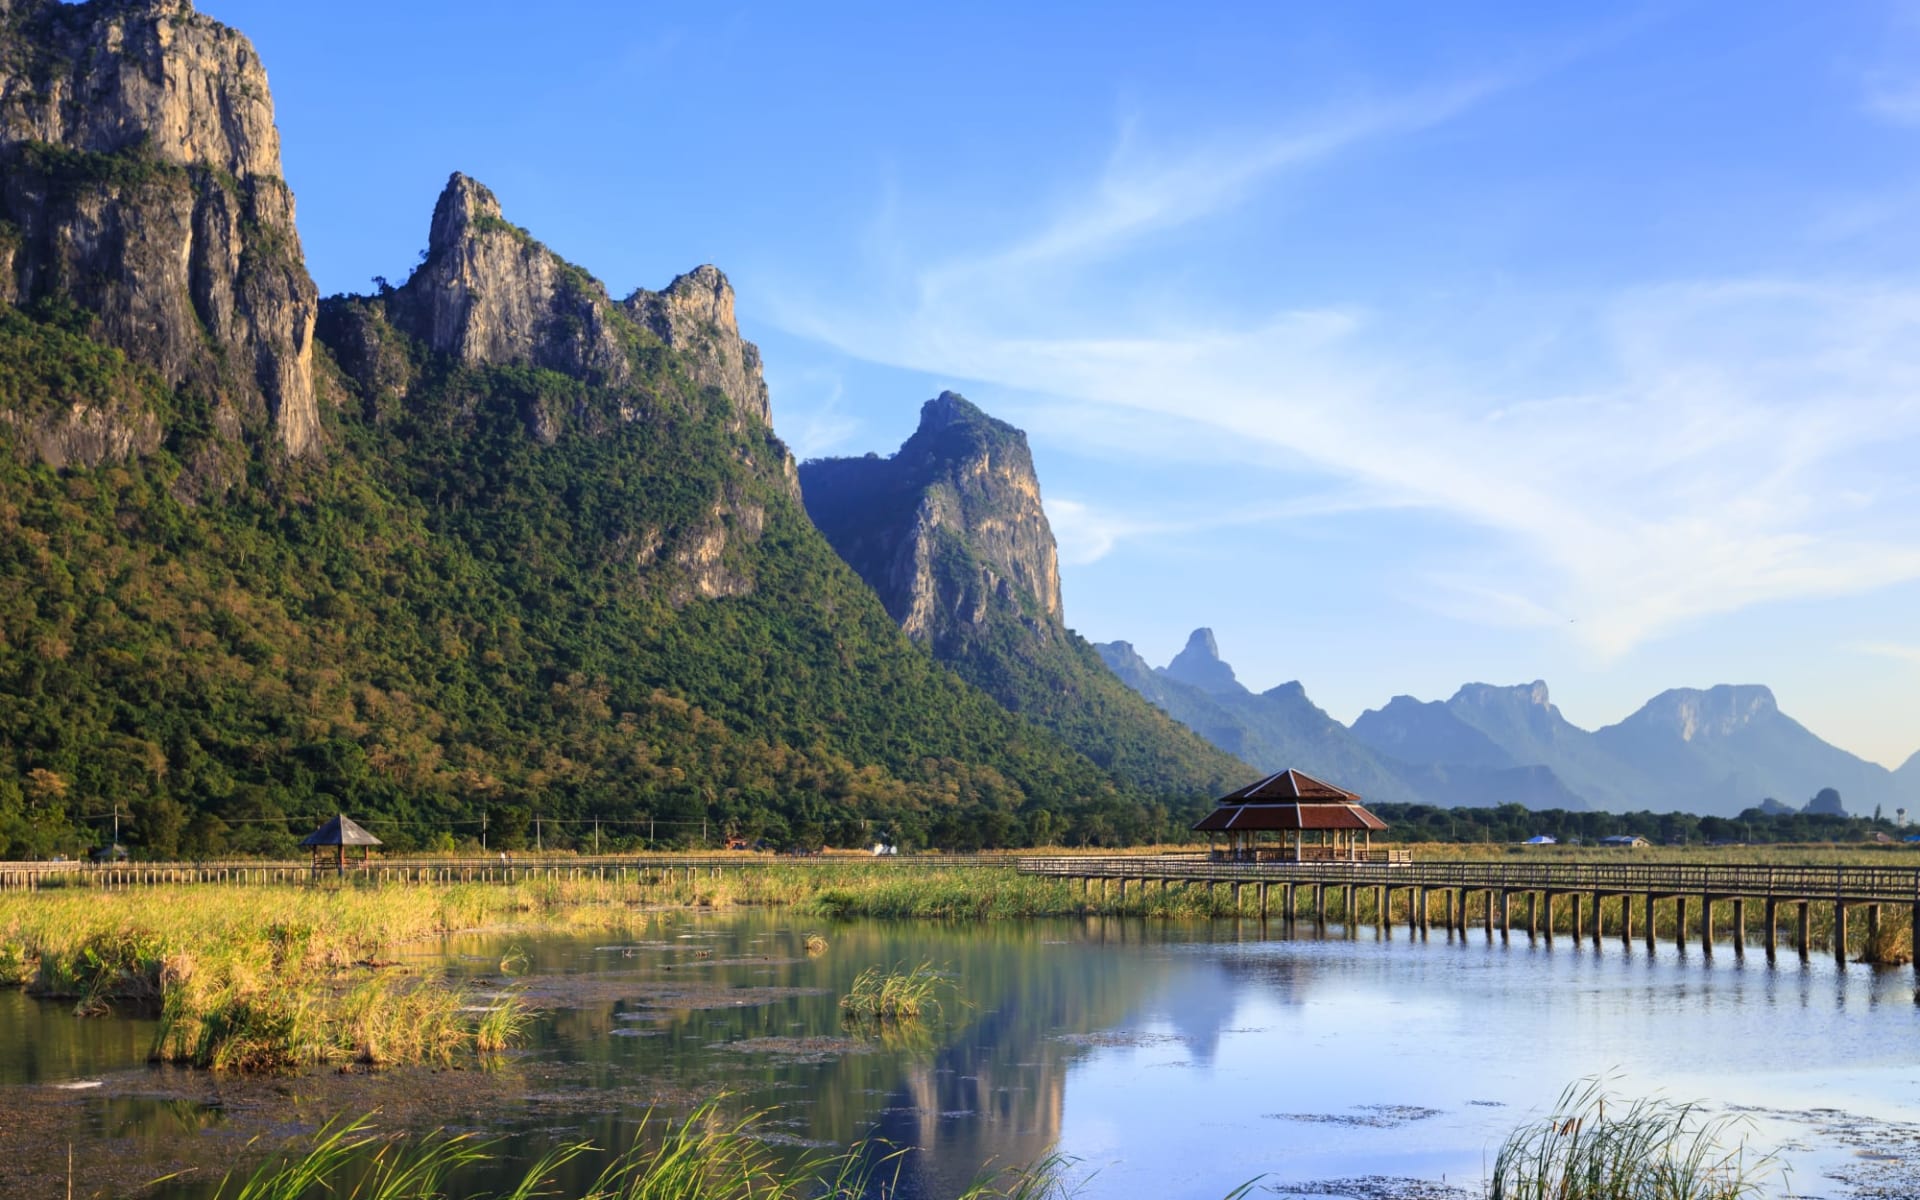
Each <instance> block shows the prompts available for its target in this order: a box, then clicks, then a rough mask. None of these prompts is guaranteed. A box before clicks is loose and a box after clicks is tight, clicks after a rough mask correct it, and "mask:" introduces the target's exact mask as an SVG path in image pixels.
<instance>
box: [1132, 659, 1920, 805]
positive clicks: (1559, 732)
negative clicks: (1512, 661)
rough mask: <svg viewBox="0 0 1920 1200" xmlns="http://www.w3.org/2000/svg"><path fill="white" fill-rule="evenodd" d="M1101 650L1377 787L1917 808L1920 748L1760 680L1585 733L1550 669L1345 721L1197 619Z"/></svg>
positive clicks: (1263, 751)
mask: <svg viewBox="0 0 1920 1200" xmlns="http://www.w3.org/2000/svg"><path fill="white" fill-rule="evenodd" d="M1096 648H1097V649H1098V650H1099V652H1100V656H1101V658H1102V659H1104V660H1105V661H1106V663H1107V665H1108V666H1109V667H1110V668H1112V670H1113V672H1114V673H1115V674H1116V675H1118V676H1120V678H1121V679H1122V680H1124V681H1126V683H1127V684H1128V686H1130V687H1132V688H1133V689H1134V690H1135V691H1138V692H1139V693H1140V694H1141V695H1142V696H1145V697H1146V698H1147V699H1148V700H1150V701H1152V702H1153V703H1154V704H1155V705H1157V706H1159V707H1160V708H1161V709H1163V710H1164V711H1166V712H1167V713H1168V714H1169V715H1170V716H1172V717H1174V718H1175V719H1176V720H1178V721H1180V722H1181V723H1183V724H1185V725H1188V726H1190V727H1191V728H1192V729H1194V731H1195V732H1197V733H1199V734H1200V735H1201V736H1202V737H1204V738H1206V739H1207V740H1208V741H1211V742H1212V743H1213V744H1214V745H1216V746H1219V747H1220V748H1221V749H1223V750H1226V751H1228V752H1229V753H1231V754H1233V755H1235V756H1236V757H1238V758H1240V759H1242V760H1243V761H1245V762H1247V763H1248V764H1250V765H1251V766H1254V767H1256V768H1258V769H1260V770H1276V769H1279V768H1281V767H1298V768H1300V769H1302V770H1306V771H1309V772H1312V773H1315V774H1323V775H1325V776H1326V777H1327V778H1329V779H1331V780H1334V781H1337V782H1339V783H1340V784H1341V785H1342V786H1345V787H1349V788H1352V789H1353V790H1355V791H1357V792H1359V793H1360V794H1361V795H1363V796H1366V797H1368V798H1369V799H1373V800H1377V801H1383V802H1395V801H1397V802H1403V803H1404V802H1409V801H1413V802H1424V803H1430V804H1441V805H1449V806H1453V805H1492V804H1508V803H1518V804H1524V805H1526V806H1527V807H1529V808H1536V809H1537V808H1563V809H1587V808H1591V809H1600V810H1604V811H1608V812H1631V811H1638V810H1648V809H1651V810H1655V811H1670V810H1685V811H1689V812H1697V813H1702V814H1711V815H1718V816H1732V815H1735V814H1737V813H1739V812H1741V811H1742V810H1744V809H1747V808H1751V807H1755V806H1757V805H1760V804H1761V803H1762V802H1763V801H1765V800H1769V799H1771V800H1774V801H1775V802H1776V803H1778V804H1782V805H1787V806H1792V807H1796V808H1797V807H1800V806H1803V805H1805V804H1806V803H1808V801H1809V800H1810V799H1811V797H1812V796H1813V795H1814V794H1815V793H1817V792H1818V791H1820V790H1821V789H1822V788H1829V787H1830V788H1833V789H1835V790H1837V791H1838V792H1839V794H1840V796H1841V798H1842V802H1843V803H1844V805H1845V806H1846V808H1847V810H1848V811H1849V812H1852V813H1855V814H1859V815H1866V814H1869V813H1871V812H1873V811H1874V809H1875V808H1876V807H1879V808H1881V809H1883V810H1884V811H1885V812H1886V813H1888V814H1889V815H1891V814H1892V813H1893V811H1894V810H1896V809H1898V808H1902V807H1910V808H1912V809H1914V810H1915V811H1916V812H1920V753H1916V754H1915V755H1914V756H1913V757H1912V758H1910V759H1908V760H1907V762H1906V763H1905V764H1904V765H1903V766H1901V767H1900V768H1899V769H1898V770H1897V771H1889V770H1887V769H1886V768H1885V767H1882V766H1879V765H1878V764H1876V763H1870V762H1867V761H1865V760H1863V759H1860V758H1858V757H1856V756H1854V755H1852V754H1849V753H1847V752H1846V751H1844V750H1841V749H1839V748H1838V747H1836V746H1832V745H1829V744H1828V743H1826V742H1824V741H1822V740H1821V739H1820V738H1819V737H1817V736H1815V735H1814V734H1813V733H1811V732H1810V731H1809V730H1808V729H1807V728H1806V727H1805V726H1804V725H1801V724H1800V723H1799V722H1798V721H1795V720H1793V719H1792V718H1791V717H1789V716H1787V715H1786V714H1784V713H1782V712H1781V711H1780V709H1779V706H1778V704H1777V703H1776V702H1775V700H1774V697H1773V693H1772V692H1771V691H1770V690H1768V689H1767V688H1765V687H1762V686H1759V685H1757V684H1745V685H1726V684H1722V685H1720V686H1717V687H1711V688H1706V689H1696V688H1675V689H1672V690H1670V691H1666V692H1662V693H1661V694H1660V695H1658V696H1655V697H1654V698H1653V699H1652V700H1649V701H1648V702H1647V703H1646V704H1645V705H1643V706H1642V707H1641V708H1640V709H1639V710H1638V711H1637V712H1635V713H1634V714H1633V715H1632V716H1629V717H1627V718H1626V719H1625V720H1623V721H1621V722H1619V723H1618V724H1615V725H1609V726H1607V727H1605V728H1603V729H1599V730H1594V731H1588V730H1585V729H1581V728H1580V727H1579V726H1577V725H1574V724H1573V723H1572V722H1570V721H1568V720H1567V719H1566V718H1565V717H1564V716H1562V715H1561V714H1560V710H1559V709H1558V708H1557V707H1555V706H1554V704H1553V702H1552V700H1551V699H1550V698H1549V696H1548V692H1547V685H1546V684H1545V683H1544V682H1541V681H1537V680H1536V681H1535V682H1533V683H1530V684H1522V685H1519V686H1515V687H1495V686H1492V685H1489V684H1484V683H1470V684H1467V685H1465V686H1463V687H1462V688H1460V690H1459V691H1457V692H1455V693H1454V694H1453V697H1452V698H1451V699H1449V700H1446V701H1444V702H1443V701H1437V700H1436V701H1425V702H1423V701H1420V700H1416V699H1414V698H1413V697H1411V696H1396V697H1394V698H1393V699H1392V700H1390V701H1388V703H1387V704H1386V705H1385V706H1384V707H1382V708H1378V709H1369V710H1367V711H1366V712H1364V713H1362V714H1361V715H1360V717H1359V719H1357V720H1356V721H1354V723H1353V725H1352V727H1351V728H1349V727H1347V726H1345V725H1342V724H1340V723H1339V722H1338V721H1336V720H1334V719H1333V718H1332V717H1329V716H1328V715H1327V714H1326V713H1325V712H1323V711H1321V710H1320V709H1319V708H1317V707H1316V706H1315V705H1314V704H1313V703H1312V701H1310V700H1309V699H1308V698H1307V695H1306V692H1305V689H1304V688H1302V687H1301V685H1300V684H1299V683H1286V684H1282V685H1280V686H1279V687H1276V688H1272V689H1270V690H1268V691H1266V692H1261V693H1254V692H1252V691H1249V690H1248V689H1247V688H1246V687H1244V686H1242V685H1241V683H1240V682H1239V680H1238V679H1237V678H1236V677H1235V675H1234V672H1233V668H1232V667H1231V666H1229V665H1228V664H1227V663H1225V662H1224V661H1222V660H1221V658H1220V654H1219V649H1218V647H1217V645H1216V644H1215V642H1214V638H1213V633H1212V631H1211V630H1207V629H1198V630H1195V631H1194V633H1193V635H1192V637H1190V638H1189V639H1188V641H1187V645H1186V647H1185V648H1184V649H1182V650H1181V651H1180V653H1179V654H1177V655H1175V656H1174V658H1173V660H1172V661H1171V662H1169V663H1168V664H1167V665H1166V666H1164V667H1159V668H1155V667H1151V666H1149V665H1148V664H1147V663H1146V662H1145V661H1144V660H1143V659H1141V657H1140V656H1139V654H1137V653H1136V652H1135V651H1134V649H1133V647H1132V646H1131V645H1129V644H1127V643H1126V642H1109V643H1106V644H1105V645H1101V646H1098V647H1096Z"/></svg>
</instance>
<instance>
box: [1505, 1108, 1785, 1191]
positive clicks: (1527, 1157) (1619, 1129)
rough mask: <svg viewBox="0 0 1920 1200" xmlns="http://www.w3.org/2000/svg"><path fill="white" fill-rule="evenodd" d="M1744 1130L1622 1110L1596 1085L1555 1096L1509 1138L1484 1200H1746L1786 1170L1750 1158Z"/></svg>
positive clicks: (1731, 1121)
mask: <svg viewBox="0 0 1920 1200" xmlns="http://www.w3.org/2000/svg"><path fill="white" fill-rule="evenodd" d="M1739 1125H1740V1122H1739V1121H1738V1120H1737V1119H1735V1118H1731V1117H1709V1116H1706V1115H1704V1114H1702V1113H1701V1112H1700V1111H1699V1110H1698V1108H1696V1107H1695V1106H1694V1105H1691V1104H1676V1103H1673V1102H1671V1101H1667V1100H1660V1099H1648V1098H1641V1099H1635V1100H1630V1101H1626V1102H1624V1103H1622V1102H1621V1101H1619V1100H1617V1099H1615V1098H1613V1097H1611V1096H1609V1095H1608V1094H1607V1091H1606V1089H1605V1086H1604V1081H1603V1080H1600V1079H1585V1080H1581V1081H1580V1082H1578V1083H1575V1084H1572V1085H1570V1086H1569V1087H1568V1088H1567V1089H1566V1090H1565V1091H1564V1092H1562V1093H1561V1094H1560V1099H1559V1102H1558V1103H1556V1104H1555V1105H1554V1108H1553V1112H1552V1113H1551V1114H1550V1115H1548V1116H1547V1118H1546V1119H1545V1120H1543V1121H1538V1122H1535V1123H1532V1124H1529V1125H1525V1126H1522V1127H1521V1128H1519V1129H1517V1130H1515V1131H1514V1132H1513V1133H1512V1134H1511V1135H1509V1136H1508V1138H1507V1140H1506V1142H1505V1144H1503V1145H1502V1146H1501V1147H1500V1152H1499V1153H1498V1154H1497V1155H1496V1156H1495V1157H1494V1162H1493V1173H1492V1176H1491V1178H1490V1179H1488V1181H1487V1183H1486V1196H1487V1200H1744V1198H1745V1197H1750V1196H1758V1195H1760V1194H1762V1189H1763V1188H1764V1187H1765V1185H1766V1183H1767V1181H1768V1180H1770V1179H1772V1178H1773V1177H1774V1176H1776V1175H1780V1174H1783V1173H1784V1171H1785V1168H1784V1167H1783V1166H1782V1165H1781V1164H1780V1163H1779V1162H1778V1160H1776V1159H1775V1158H1774V1157H1773V1156H1771V1155H1766V1154H1762V1155H1753V1154H1751V1153H1750V1152H1749V1151H1748V1150H1747V1146H1746V1142H1745V1139H1744V1138H1736V1137H1735V1136H1734V1135H1735V1134H1736V1133H1738V1132H1739Z"/></svg>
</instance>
